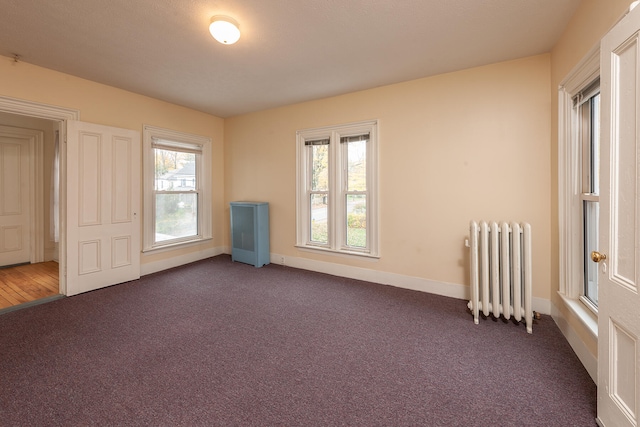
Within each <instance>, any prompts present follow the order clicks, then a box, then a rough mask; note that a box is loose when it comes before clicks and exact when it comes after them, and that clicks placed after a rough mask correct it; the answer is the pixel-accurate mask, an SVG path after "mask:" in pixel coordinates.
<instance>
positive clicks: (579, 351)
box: [551, 304, 598, 384]
mask: <svg viewBox="0 0 640 427" xmlns="http://www.w3.org/2000/svg"><path fill="white" fill-rule="evenodd" d="M551 310H552V313H551V317H553V320H554V321H555V322H556V325H558V328H559V329H560V331H561V332H562V334H563V335H564V337H565V338H566V339H567V341H568V342H569V345H570V346H571V348H572V349H573V351H574V352H575V353H576V356H578V359H580V362H582V365H583V366H584V368H585V369H586V370H587V372H588V373H589V376H590V377H591V379H592V380H593V382H594V383H596V384H598V359H597V357H596V356H594V355H593V354H591V352H590V351H589V349H588V348H587V346H585V345H584V342H582V340H581V339H580V337H579V336H578V334H577V333H576V331H575V330H574V329H573V327H572V326H571V325H570V324H569V322H567V319H565V318H564V316H563V315H562V313H561V312H560V310H558V308H557V307H556V306H555V304H551Z"/></svg>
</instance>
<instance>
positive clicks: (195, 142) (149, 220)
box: [142, 125, 212, 252]
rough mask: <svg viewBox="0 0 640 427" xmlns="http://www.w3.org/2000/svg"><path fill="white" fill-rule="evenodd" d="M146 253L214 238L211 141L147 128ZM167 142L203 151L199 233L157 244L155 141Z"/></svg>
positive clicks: (198, 167)
mask: <svg viewBox="0 0 640 427" xmlns="http://www.w3.org/2000/svg"><path fill="white" fill-rule="evenodd" d="M142 133H143V175H144V176H143V189H144V191H143V208H144V210H143V212H144V216H143V219H144V221H143V227H142V228H143V248H142V251H143V252H151V251H159V250H163V249H172V248H176V247H180V246H185V245H190V244H194V243H198V242H202V241H204V240H209V239H211V238H212V231H211V224H212V210H211V186H212V182H211V176H212V175H211V167H212V159H211V138H208V137H205V136H201V135H193V134H189V133H185V132H180V131H175V130H171V129H164V128H160V127H156V126H150V125H145V126H144V127H143V132H142ZM156 140H163V141H171V142H172V143H175V145H176V147H179V146H182V147H185V148H189V147H191V148H193V149H195V150H197V151H201V154H197V155H196V174H197V175H196V181H197V185H198V187H197V190H196V191H197V193H198V234H197V235H195V236H189V237H187V238H183V239H174V240H167V241H163V242H156V241H155V206H154V203H153V201H154V194H155V185H154V181H155V161H154V155H153V154H154V146H153V145H154V141H156Z"/></svg>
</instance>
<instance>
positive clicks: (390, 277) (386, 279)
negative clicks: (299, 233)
mask: <svg viewBox="0 0 640 427" xmlns="http://www.w3.org/2000/svg"><path fill="white" fill-rule="evenodd" d="M283 259H284V260H285V262H284V263H283V262H282V260H283ZM271 262H272V263H273V264H280V265H285V266H288V267H294V268H300V269H303V270H310V271H316V272H318V273H326V274H332V275H334V276H340V277H347V278H350V279H357V280H364V281H367V282H372V283H379V284H382V285H391V286H396V287H398V288H404V289H411V290H414V291H421V292H429V293H432V294H437V295H443V296H447V297H452V298H458V299H468V298H469V296H468V293H469V287H468V286H464V285H457V284H453V283H444V282H437V281H434V280H428V279H423V278H419V277H412V276H405V275H402V274H397V273H387V272H384V271H377V270H370V269H368V268H362V267H352V266H348V265H343V264H336V263H332V262H324V261H316V260H311V259H307V258H297V257H291V256H283V255H279V254H273V253H272V254H271Z"/></svg>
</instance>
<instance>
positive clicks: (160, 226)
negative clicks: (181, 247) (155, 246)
mask: <svg viewBox="0 0 640 427" xmlns="http://www.w3.org/2000/svg"><path fill="white" fill-rule="evenodd" d="M155 221H156V223H155V225H156V235H155V239H156V240H155V241H156V242H162V241H165V240H172V239H178V238H182V237H188V236H196V235H197V234H198V194H197V193H172V194H156V218H155Z"/></svg>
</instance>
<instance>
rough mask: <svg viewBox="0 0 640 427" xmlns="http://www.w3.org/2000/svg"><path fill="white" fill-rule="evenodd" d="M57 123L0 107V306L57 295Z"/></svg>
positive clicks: (0, 307) (24, 302) (18, 304)
mask: <svg viewBox="0 0 640 427" xmlns="http://www.w3.org/2000/svg"><path fill="white" fill-rule="evenodd" d="M59 134H60V122H59V121H56V120H48V119H44V118H36V117H29V116H25V115H18V114H10V113H7V112H0V310H7V309H11V308H13V307H16V306H21V305H24V304H33V303H36V302H38V301H40V300H43V299H45V300H46V299H50V298H54V297H56V296H59V295H60V294H61V291H60V281H59V277H60V274H59V261H60V257H59V253H60V249H59V241H60V239H59V236H60V231H59V230H60V219H59V194H60V192H59V188H60V187H59V182H60V180H59V170H60V156H59Z"/></svg>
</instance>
